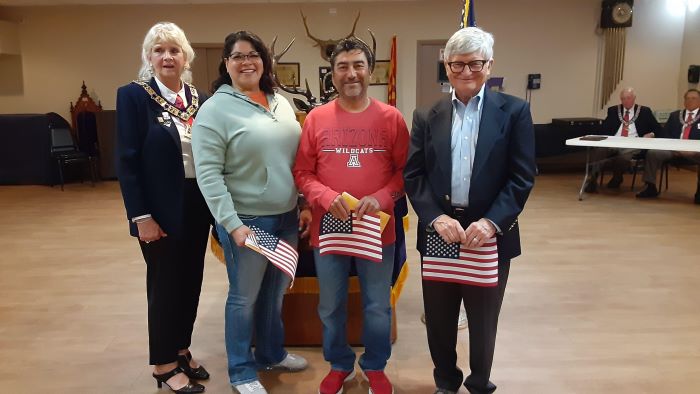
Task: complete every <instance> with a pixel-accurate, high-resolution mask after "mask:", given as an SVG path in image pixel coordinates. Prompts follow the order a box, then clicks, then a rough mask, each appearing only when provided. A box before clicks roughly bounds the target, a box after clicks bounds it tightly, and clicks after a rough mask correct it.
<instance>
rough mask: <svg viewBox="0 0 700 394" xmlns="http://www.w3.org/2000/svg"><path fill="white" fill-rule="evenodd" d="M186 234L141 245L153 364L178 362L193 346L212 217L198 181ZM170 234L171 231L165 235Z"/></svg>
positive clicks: (187, 199) (187, 201)
mask: <svg viewBox="0 0 700 394" xmlns="http://www.w3.org/2000/svg"><path fill="white" fill-rule="evenodd" d="M184 210H185V212H184V234H183V236H182V237H179V238H176V237H174V236H171V235H168V236H167V237H164V238H161V239H159V240H158V241H154V242H151V243H145V242H141V241H139V245H140V246H141V252H142V253H143V258H144V259H145V260H146V266H147V269H146V289H147V296H148V347H149V354H150V356H149V359H150V364H153V365H155V364H167V363H171V362H174V361H176V360H177V352H178V350H180V349H186V348H189V347H190V343H191V341H192V330H193V328H194V321H195V319H196V317H197V306H198V305H199V293H200V291H201V289H202V276H203V274H204V254H205V253H206V249H207V241H208V239H209V228H210V225H211V214H210V213H209V208H208V207H207V205H206V202H205V201H204V198H203V197H202V193H201V192H200V191H199V188H198V187H197V182H196V181H195V180H194V179H186V180H185V187H184ZM166 233H167V231H166Z"/></svg>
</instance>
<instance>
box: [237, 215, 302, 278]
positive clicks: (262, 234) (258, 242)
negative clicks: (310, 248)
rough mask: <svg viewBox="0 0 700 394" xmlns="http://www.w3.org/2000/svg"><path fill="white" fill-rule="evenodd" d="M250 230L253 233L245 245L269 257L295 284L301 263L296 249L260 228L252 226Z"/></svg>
mask: <svg viewBox="0 0 700 394" xmlns="http://www.w3.org/2000/svg"><path fill="white" fill-rule="evenodd" d="M250 229H251V230H253V233H252V234H250V235H248V237H247V238H246V239H245V245H246V246H247V247H249V248H251V249H253V250H255V251H256V252H258V253H260V254H262V255H263V256H265V257H267V259H268V260H270V262H271V263H272V264H273V265H274V266H275V267H277V268H279V269H280V270H282V272H284V273H285V274H286V275H287V276H289V277H290V278H292V282H293V281H294V274H295V273H296V271H297V262H298V261H299V253H298V252H297V250H296V248H294V247H293V246H292V245H290V244H288V243H287V242H285V241H284V240H281V239H279V238H278V237H276V236H274V235H272V234H270V233H268V232H266V231H264V230H262V229H260V228H259V227H256V226H251V227H250Z"/></svg>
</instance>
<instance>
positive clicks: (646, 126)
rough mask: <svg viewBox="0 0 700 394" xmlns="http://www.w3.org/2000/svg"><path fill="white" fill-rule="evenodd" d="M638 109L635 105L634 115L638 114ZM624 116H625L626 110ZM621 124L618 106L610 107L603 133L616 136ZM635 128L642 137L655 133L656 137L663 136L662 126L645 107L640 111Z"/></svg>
mask: <svg viewBox="0 0 700 394" xmlns="http://www.w3.org/2000/svg"><path fill="white" fill-rule="evenodd" d="M637 107H638V105H637V104H635V105H634V108H633V110H632V113H636V111H637ZM622 114H623V115H624V110H623V112H622ZM632 116H634V115H632ZM621 124H622V122H621V121H620V118H619V117H618V115H617V105H613V106H612V107H609V108H608V116H607V117H606V118H605V120H604V121H603V133H605V134H606V135H615V133H617V130H618V129H619V128H620V125H621ZM634 127H635V128H636V129H637V134H639V136H640V137H643V136H644V135H645V134H648V133H654V135H655V136H656V137H659V134H661V125H659V122H657V121H656V118H655V117H654V114H653V113H652V112H651V108H649V107H645V106H643V105H642V108H641V109H640V110H639V116H638V117H637V120H635V121H634Z"/></svg>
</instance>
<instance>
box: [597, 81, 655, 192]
mask: <svg viewBox="0 0 700 394" xmlns="http://www.w3.org/2000/svg"><path fill="white" fill-rule="evenodd" d="M636 100H637V94H636V93H635V92H634V89H632V88H625V89H622V91H620V104H618V105H613V106H612V107H609V108H608V115H607V116H606V118H605V120H604V121H603V134H605V135H613V136H617V137H645V138H654V136H656V135H657V134H659V133H660V132H661V126H660V125H659V122H657V121H656V118H655V117H654V114H653V113H652V112H651V109H650V108H649V107H645V106H643V105H639V104H635V101H636ZM637 152H638V150H636V149H618V148H598V149H595V150H593V152H592V156H591V161H592V162H593V163H596V164H595V165H594V166H593V172H592V174H591V179H589V182H588V185H587V186H586V192H588V193H592V192H595V191H596V189H597V179H598V174H599V173H600V165H601V164H602V163H601V162H602V161H607V162H609V166H610V167H611V168H612V171H613V177H612V178H611V179H610V181H609V182H608V184H607V187H608V188H611V189H617V188H619V187H620V185H621V184H622V181H623V178H622V174H623V173H624V172H625V170H627V168H629V165H630V160H632V157H633V156H634V154H635V153H637Z"/></svg>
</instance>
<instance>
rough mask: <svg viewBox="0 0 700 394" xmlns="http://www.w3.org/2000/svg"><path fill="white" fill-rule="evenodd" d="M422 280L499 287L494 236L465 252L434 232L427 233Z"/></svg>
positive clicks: (459, 246) (496, 247) (496, 249)
mask: <svg viewBox="0 0 700 394" xmlns="http://www.w3.org/2000/svg"><path fill="white" fill-rule="evenodd" d="M423 279H424V280H429V281H436V282H453V283H459V284H464V285H472V286H481V287H495V286H497V285H498V246H497V245H496V237H492V238H491V239H489V240H488V241H486V242H485V243H484V244H483V245H482V246H481V247H478V248H474V249H467V248H465V247H463V246H461V245H460V244H459V243H458V242H456V243H450V244H448V243H447V242H445V241H444V240H443V239H442V237H441V236H440V234H438V233H437V232H430V233H428V235H427V240H426V243H425V254H424V255H423Z"/></svg>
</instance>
